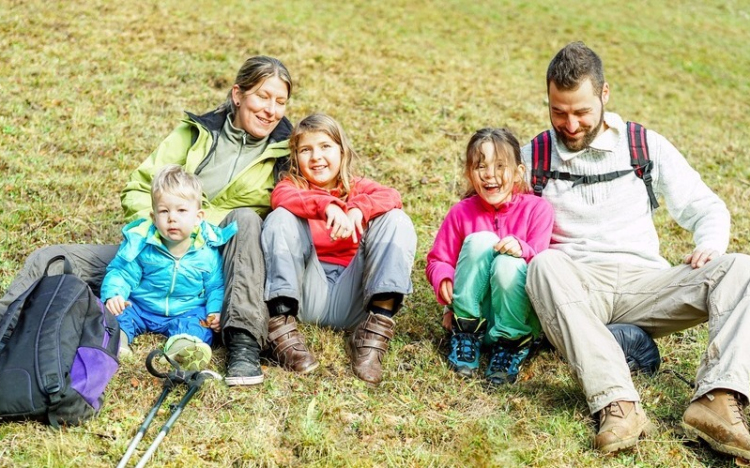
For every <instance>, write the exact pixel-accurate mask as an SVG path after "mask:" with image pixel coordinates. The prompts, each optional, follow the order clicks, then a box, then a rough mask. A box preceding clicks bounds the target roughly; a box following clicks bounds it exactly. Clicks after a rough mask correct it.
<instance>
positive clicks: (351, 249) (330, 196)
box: [271, 177, 401, 267]
mask: <svg viewBox="0 0 750 468" xmlns="http://www.w3.org/2000/svg"><path fill="white" fill-rule="evenodd" d="M309 187H310V188H308V189H303V188H298V187H297V186H296V185H294V183H293V182H292V181H291V180H289V179H284V180H282V181H281V182H279V183H278V184H277V185H276V188H274V189H273V192H272V193H271V207H272V208H274V209H276V208H278V207H281V208H285V209H287V210H289V211H290V212H291V213H293V214H294V215H296V216H298V217H300V218H305V219H307V220H308V223H309V225H310V231H311V233H312V238H313V245H314V246H315V253H317V255H318V260H320V261H321V262H325V263H333V264H336V265H341V266H344V267H346V266H349V263H351V261H352V258H354V255H355V254H356V253H357V249H359V244H358V243H357V244H355V243H354V242H352V239H351V238H347V239H338V240H335V241H334V240H331V237H330V236H329V232H328V230H327V229H326V208H327V207H328V205H330V204H331V203H335V204H336V205H338V206H339V207H341V209H342V210H344V212H347V211H349V210H351V209H353V208H359V210H360V211H361V212H362V218H363V219H362V225H363V226H364V227H365V229H367V223H368V222H369V221H370V220H371V219H373V218H377V217H378V216H380V215H382V214H384V213H386V212H388V211H390V210H393V209H395V208H401V195H400V194H399V193H398V191H396V189H392V188H390V187H386V186H384V185H380V184H379V183H377V182H375V181H373V180H370V179H365V178H364V177H362V178H356V179H354V180H353V181H352V185H351V191H350V192H349V197H348V198H347V200H346V201H344V200H341V198H339V197H340V196H341V190H340V189H338V188H335V189H332V190H324V189H321V188H319V187H316V186H315V185H312V184H309ZM357 237H359V236H357Z"/></svg>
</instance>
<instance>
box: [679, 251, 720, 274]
mask: <svg viewBox="0 0 750 468" xmlns="http://www.w3.org/2000/svg"><path fill="white" fill-rule="evenodd" d="M718 256H719V252H717V251H716V250H714V249H701V248H696V249H695V250H693V253H691V254H688V255H686V256H685V263H687V264H689V265H690V266H691V267H693V269H695V268H700V267H702V266H703V265H705V264H706V263H708V262H710V261H711V260H713V259H714V258H716V257H718Z"/></svg>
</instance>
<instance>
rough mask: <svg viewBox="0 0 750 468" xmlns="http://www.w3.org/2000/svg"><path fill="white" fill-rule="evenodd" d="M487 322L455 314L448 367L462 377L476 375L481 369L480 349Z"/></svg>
mask: <svg viewBox="0 0 750 468" xmlns="http://www.w3.org/2000/svg"><path fill="white" fill-rule="evenodd" d="M485 328H486V322H485V321H484V320H480V319H465V318H460V317H457V316H456V315H454V316H453V327H452V334H451V341H450V350H449V351H448V367H450V368H451V369H453V370H454V371H455V372H456V373H457V374H458V375H460V376H462V377H474V375H476V373H477V370H478V369H479V350H480V348H481V346H482V337H483V335H484V330H485Z"/></svg>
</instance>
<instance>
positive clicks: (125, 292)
mask: <svg viewBox="0 0 750 468" xmlns="http://www.w3.org/2000/svg"><path fill="white" fill-rule="evenodd" d="M236 232H237V226H236V224H235V223H232V224H230V225H229V226H227V227H225V228H220V227H217V226H214V225H212V224H209V223H207V222H205V221H203V222H202V223H201V224H200V225H199V226H197V227H196V228H195V230H194V231H193V245H192V246H191V247H190V249H189V250H188V251H187V252H186V253H185V255H183V256H182V258H179V259H178V258H175V257H174V256H173V255H172V254H171V253H169V250H168V249H167V247H166V246H165V245H164V244H163V243H162V242H161V238H160V237H159V233H158V231H157V230H156V226H154V224H153V223H152V222H151V220H149V219H145V218H142V219H138V220H136V221H133V222H132V223H130V224H128V225H127V226H125V227H124V228H123V229H122V234H123V236H124V237H125V240H124V241H123V242H122V244H121V245H120V249H119V250H118V251H117V255H116V256H115V258H114V259H113V260H112V262H111V263H110V264H109V266H108V267H107V275H106V276H105V277H104V281H103V282H102V290H101V298H102V301H105V302H106V301H107V299H109V298H111V297H114V296H121V297H122V298H123V299H127V300H129V301H131V302H132V303H133V304H135V305H137V306H138V307H140V308H142V309H144V310H147V311H149V312H152V313H156V314H163V315H165V316H174V315H179V314H183V313H185V312H188V311H190V310H192V309H194V308H196V307H199V306H203V305H205V306H206V310H207V312H208V313H216V312H221V305H222V302H223V300H224V274H223V272H222V259H221V254H220V253H219V250H218V247H219V246H221V245H223V244H225V243H226V242H227V241H228V240H229V239H230V238H231V237H232V236H233V235H234V234H235V233H236Z"/></svg>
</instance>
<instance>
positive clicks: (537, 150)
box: [531, 130, 552, 197]
mask: <svg viewBox="0 0 750 468" xmlns="http://www.w3.org/2000/svg"><path fill="white" fill-rule="evenodd" d="M551 160H552V133H551V132H550V131H549V130H546V131H544V132H542V133H540V134H539V135H537V136H535V137H534V139H533V140H531V188H532V189H534V195H536V196H538V197H541V196H542V190H544V187H545V186H546V185H547V180H549V175H548V174H549V168H550V164H551Z"/></svg>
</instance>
